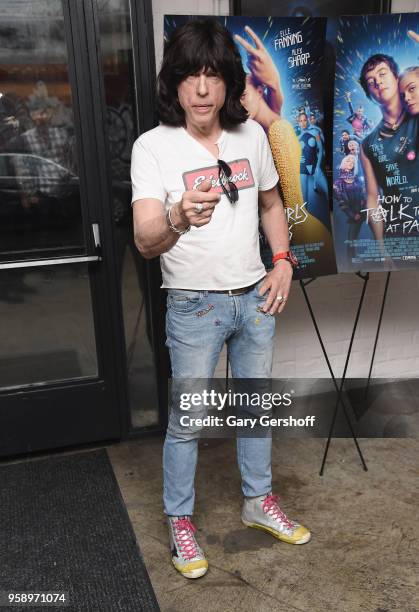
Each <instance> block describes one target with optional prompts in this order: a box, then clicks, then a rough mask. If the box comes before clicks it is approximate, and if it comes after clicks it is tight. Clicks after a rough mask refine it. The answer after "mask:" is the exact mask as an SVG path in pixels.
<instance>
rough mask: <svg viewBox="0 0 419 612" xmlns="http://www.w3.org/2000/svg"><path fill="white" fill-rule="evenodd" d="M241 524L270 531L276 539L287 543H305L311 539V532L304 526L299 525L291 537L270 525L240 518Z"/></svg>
mask: <svg viewBox="0 0 419 612" xmlns="http://www.w3.org/2000/svg"><path fill="white" fill-rule="evenodd" d="M242 523H243V525H246V527H252V528H253V529H260V530H261V531H266V533H270V534H271V535H273V536H274V538H276V539H277V540H281V542H286V543H287V544H307V542H310V540H311V533H310V532H309V530H308V529H306V527H303V526H301V527H299V528H298V529H297V531H296V532H295V534H294V536H293V537H292V538H290V537H288V536H286V535H284V534H282V533H279V532H278V531H275V530H274V529H271V528H270V527H265V525H259V524H258V523H249V522H248V521H245V520H244V519H243V518H242Z"/></svg>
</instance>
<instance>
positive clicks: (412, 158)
mask: <svg viewBox="0 0 419 612" xmlns="http://www.w3.org/2000/svg"><path fill="white" fill-rule="evenodd" d="M406 157H407V159H408V160H409V161H413V160H414V159H415V157H416V153H415V152H414V151H409V153H408V154H407V155H406Z"/></svg>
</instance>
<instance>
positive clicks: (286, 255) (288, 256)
mask: <svg viewBox="0 0 419 612" xmlns="http://www.w3.org/2000/svg"><path fill="white" fill-rule="evenodd" d="M280 259H285V260H286V261H288V262H289V263H290V264H291V265H292V267H293V268H296V267H297V266H298V259H297V258H296V256H295V255H294V253H293V252H292V251H283V252H279V253H275V255H274V256H273V257H272V263H273V265H275V264H276V262H277V261H279V260H280Z"/></svg>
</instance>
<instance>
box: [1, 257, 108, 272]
mask: <svg viewBox="0 0 419 612" xmlns="http://www.w3.org/2000/svg"><path fill="white" fill-rule="evenodd" d="M101 260H102V257H100V255H81V256H80V257H54V258H52V259H32V260H31V259H28V260H25V261H5V262H3V263H0V270H11V269H13V268H40V267H41V266H59V265H61V264H70V263H85V262H92V261H101Z"/></svg>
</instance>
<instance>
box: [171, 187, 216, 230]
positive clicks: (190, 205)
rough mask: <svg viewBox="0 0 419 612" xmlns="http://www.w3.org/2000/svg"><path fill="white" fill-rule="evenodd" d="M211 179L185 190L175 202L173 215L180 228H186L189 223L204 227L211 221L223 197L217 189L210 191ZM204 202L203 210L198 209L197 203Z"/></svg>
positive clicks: (173, 219) (174, 221) (175, 223)
mask: <svg viewBox="0 0 419 612" xmlns="http://www.w3.org/2000/svg"><path fill="white" fill-rule="evenodd" d="M210 189H211V181H210V180H209V179H206V180H205V181H203V182H202V183H201V184H200V185H199V187H198V188H197V189H192V190H190V191H185V192H184V193H183V195H182V199H181V201H180V202H178V203H177V204H174V206H173V208H172V211H171V216H172V221H173V223H174V225H175V226H176V227H177V228H178V229H180V230H183V229H186V228H187V227H188V226H189V225H194V226H195V227H202V226H203V225H207V223H209V222H210V221H211V218H212V215H213V212H214V209H215V207H216V205H217V204H218V202H219V201H220V199H221V195H220V194H219V193H217V192H216V191H210ZM198 203H201V204H202V211H201V212H200V213H198V212H197V211H196V208H195V207H196V205H197V204H198Z"/></svg>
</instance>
